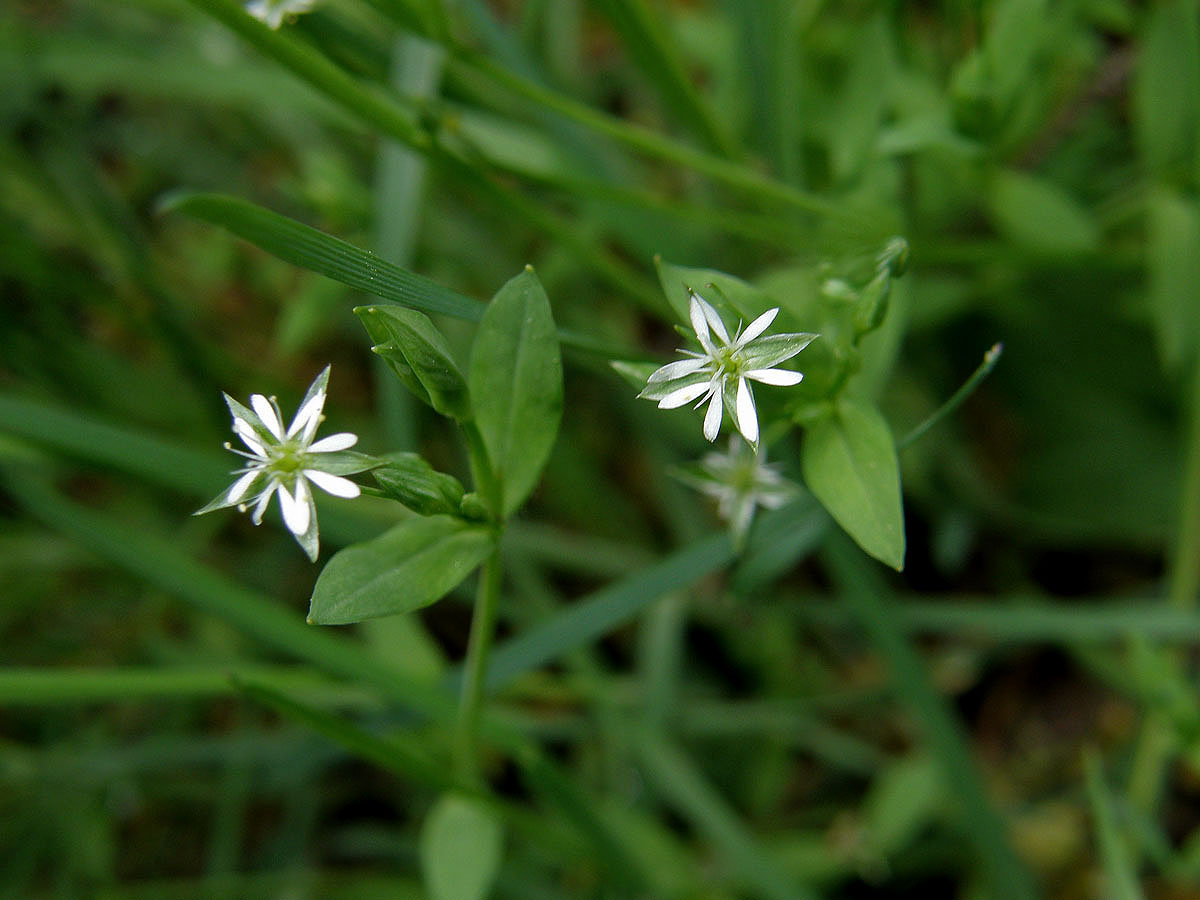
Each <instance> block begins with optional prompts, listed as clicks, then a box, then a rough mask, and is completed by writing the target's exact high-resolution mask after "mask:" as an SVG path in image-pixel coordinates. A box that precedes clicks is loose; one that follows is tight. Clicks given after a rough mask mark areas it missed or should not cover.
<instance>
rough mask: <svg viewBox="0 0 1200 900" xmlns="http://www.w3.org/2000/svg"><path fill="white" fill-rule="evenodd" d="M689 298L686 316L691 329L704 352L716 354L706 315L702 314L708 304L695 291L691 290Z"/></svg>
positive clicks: (711, 354)
mask: <svg viewBox="0 0 1200 900" xmlns="http://www.w3.org/2000/svg"><path fill="white" fill-rule="evenodd" d="M691 298H692V299H691V301H690V302H689V303H688V318H690V319H691V320H692V331H694V332H696V340H698V341H699V342H700V346H701V347H703V348H704V352H705V353H707V354H708V355H709V356H716V355H717V348H716V347H715V346H714V345H713V342H712V337H711V336H710V335H709V333H708V316H706V315H705V314H704V307H706V306H708V304H707V303H705V302H704V301H703V300H701V299H700V295H699V294H697V293H696V292H695V291H692V293H691Z"/></svg>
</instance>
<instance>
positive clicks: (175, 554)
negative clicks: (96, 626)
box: [0, 471, 454, 720]
mask: <svg viewBox="0 0 1200 900" xmlns="http://www.w3.org/2000/svg"><path fill="white" fill-rule="evenodd" d="M0 476H3V477H2V481H3V484H4V487H5V490H6V491H7V492H8V493H9V494H11V495H12V496H13V497H15V498H16V499H17V500H18V501H19V502H20V503H21V504H22V506H24V507H25V508H26V510H27V511H28V513H29V514H30V515H31V516H32V517H33V518H35V519H39V520H41V521H42V522H44V523H45V524H47V525H49V526H50V527H51V528H54V529H55V530H57V531H60V532H62V533H63V534H65V535H67V536H68V537H70V538H72V539H74V540H76V541H78V542H79V543H80V544H81V545H82V546H84V547H87V548H88V549H90V550H92V551H93V552H95V553H97V554H98V555H99V556H101V557H103V558H104V559H106V560H109V561H110V562H112V563H114V564H116V565H118V566H120V567H121V568H123V569H125V570H127V571H129V572H132V573H133V574H135V575H137V576H139V577H141V578H144V579H145V580H146V581H147V582H149V583H150V584H153V585H155V586H157V587H158V588H160V589H161V590H164V591H166V592H167V593H169V594H171V595H173V596H175V597H178V598H179V599H181V600H184V601H186V602H187V603H188V604H190V605H191V606H192V607H194V608H195V609H197V610H199V611H200V612H202V613H205V614H207V615H213V616H216V617H217V618H219V619H222V620H224V621H226V622H228V623H229V624H231V625H232V626H233V627H234V628H236V629H238V630H239V631H241V632H243V633H244V634H247V635H249V636H251V637H253V638H255V639H257V640H259V641H261V642H262V643H263V644H265V645H267V646H270V647H274V648H276V649H277V650H280V651H283V652H284V653H288V654H290V655H292V656H294V657H296V658H298V659H303V660H307V661H309V662H311V663H313V664H315V665H317V666H319V667H321V668H323V669H325V670H326V671H328V672H331V673H333V674H336V675H340V676H343V677H347V678H354V679H358V680H361V681H364V682H367V683H369V684H371V685H373V686H375V687H377V688H379V689H380V690H381V691H382V692H383V693H384V694H385V695H387V696H388V697H391V698H393V699H395V700H398V701H399V702H401V703H404V704H406V705H408V706H411V707H412V708H414V709H417V710H420V711H421V712H422V713H424V714H426V715H429V716H432V717H434V718H437V719H439V720H451V719H453V716H454V700H453V697H451V696H449V695H445V694H442V693H441V692H439V691H436V690H434V689H431V688H427V687H425V686H422V685H418V684H415V683H410V682H408V681H407V680H406V679H404V677H403V676H402V675H400V673H399V672H398V671H397V670H395V669H393V668H391V667H390V666H387V665H384V664H382V663H380V662H378V661H376V660H375V659H374V658H372V657H371V656H369V655H368V654H366V653H364V652H363V649H362V647H361V646H360V645H358V644H357V643H355V642H354V641H351V640H349V639H348V638H346V637H343V636H342V635H339V634H333V633H329V632H324V631H320V630H318V629H315V628H310V627H309V626H307V625H305V624H304V622H303V621H302V620H301V619H300V617H299V615H297V614H296V613H295V612H293V611H291V610H287V609H284V608H283V607H281V606H278V605H277V604H275V603H272V602H271V601H270V600H268V599H266V598H265V597H263V596H261V595H260V594H257V593H255V592H254V591H251V590H249V589H247V588H244V587H242V586H240V585H238V584H236V583H233V582H231V581H229V580H228V579H226V578H224V577H222V576H221V575H219V574H217V573H216V572H214V571H212V570H211V569H209V568H207V567H206V566H203V565H201V564H200V563H198V562H196V561H195V560H193V559H192V558H191V557H189V556H187V555H186V554H185V553H183V552H182V551H180V549H179V547H178V544H177V543H176V542H175V541H173V540H171V539H170V538H169V537H166V536H158V535H153V534H148V533H146V532H145V531H142V530H139V529H135V528H131V527H129V526H127V525H124V524H123V523H121V522H120V521H119V520H118V519H116V518H114V517H112V516H108V515H104V514H102V513H98V512H94V511H93V510H90V509H86V508H85V507H82V506H80V505H78V504H76V503H73V502H71V501H69V500H66V499H64V498H63V497H61V496H60V495H59V494H58V493H57V492H56V491H54V490H53V489H51V488H50V487H48V486H47V485H45V484H44V483H43V482H41V481H40V480H38V479H35V478H31V477H28V476H27V475H25V474H24V473H21V475H20V476H19V477H18V475H17V473H14V472H11V471H3V472H0Z"/></svg>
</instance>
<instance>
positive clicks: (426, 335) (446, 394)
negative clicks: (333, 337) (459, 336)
mask: <svg viewBox="0 0 1200 900" xmlns="http://www.w3.org/2000/svg"><path fill="white" fill-rule="evenodd" d="M354 313H355V315H357V316H358V317H359V319H361V320H362V323H363V325H364V327H365V328H366V329H367V334H369V335H370V336H371V340H372V341H374V343H375V345H374V346H373V347H372V348H371V350H372V351H373V352H375V353H378V354H379V355H380V356H381V357H382V358H383V359H384V361H386V362H387V364H388V367H389V368H390V369H391V370H392V371H393V372H395V373H396V377H397V378H399V379H400V380H401V381H402V382H403V383H404V386H405V387H406V388H408V389H409V390H410V391H412V392H413V393H414V394H415V395H416V396H417V397H418V398H420V399H421V400H423V401H425V402H426V403H428V404H429V405H430V406H432V407H433V408H434V409H436V410H437V411H438V412H440V413H441V414H442V415H444V416H449V417H450V418H452V419H457V420H458V421H460V422H465V421H467V420H468V419H470V418H471V397H470V395H469V393H468V392H467V382H466V379H465V378H463V376H462V373H460V372H459V370H458V364H457V363H455V361H454V356H453V355H452V354H451V352H450V347H449V345H448V344H447V343H446V339H445V338H444V337H442V335H441V332H439V331H438V330H437V329H436V328H435V327H434V325H433V322H431V321H430V320H429V317H428V316H425V315H422V314H421V313H419V312H417V311H416V310H411V309H405V308H404V307H402V306H394V307H393V306H365V307H362V306H360V307H358V308H357V309H355V310H354Z"/></svg>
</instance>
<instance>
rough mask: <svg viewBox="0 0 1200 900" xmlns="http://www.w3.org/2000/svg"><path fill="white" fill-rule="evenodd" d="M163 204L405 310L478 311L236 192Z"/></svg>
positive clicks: (469, 315)
mask: <svg viewBox="0 0 1200 900" xmlns="http://www.w3.org/2000/svg"><path fill="white" fill-rule="evenodd" d="M164 208H165V209H168V210H174V211H178V212H182V213H185V214H187V215H189V216H193V217H195V218H197V219H202V220H203V221H205V222H211V223H212V224H214V225H219V226H220V227H222V228H224V229H226V230H228V231H230V232H232V233H233V234H236V235H237V236H238V237H240V238H242V239H243V240H247V241H249V242H250V243H252V244H254V245H255V246H256V247H261V248H262V249H263V250H266V251H267V252H268V253H270V254H273V255H274V256H278V257H279V258H280V259H282V260H284V261H285V262H290V263H292V264H293V265H297V266H301V267H303V268H305V269H310V270H311V271H313V272H317V273H318V274H321V275H324V276H326V277H328V278H332V279H333V280H334V281H340V282H341V283H342V284H344V285H347V286H348V287H352V288H354V289H356V290H359V291H364V292H366V293H368V294H373V295H374V296H376V297H382V298H383V299H384V300H392V301H394V302H396V303H399V304H400V305H401V306H407V307H408V308H409V309H419V310H422V311H423V312H428V313H444V314H445V315H448V316H454V317H455V318H459V319H467V320H468V321H472V322H478V321H479V319H480V318H481V317H482V316H483V306H482V305H481V304H480V303H478V302H476V301H475V300H472V299H471V298H470V297H464V296H463V295H462V294H459V293H457V292H455V291H452V290H450V289H449V288H446V287H442V286H441V285H440V284H438V283H437V282H436V281H431V280H430V279H428V278H424V277H422V276H421V275H417V274H415V273H413V272H409V271H408V270H407V269H402V268H401V267H400V266H397V265H393V264H392V263H389V262H387V261H386V260H383V259H380V258H379V257H377V256H375V255H374V254H373V253H368V252H367V251H366V250H360V249H359V248H358V247H355V246H353V245H352V244H347V243H346V242H345V241H343V240H339V239H338V238H335V237H333V236H331V235H328V234H325V233H324V232H321V231H318V230H317V229H315V228H310V227H309V226H308V225H305V224H303V223H301V222H297V221H296V220H295V219H289V218H287V217H286V216H281V215H279V214H278V213H274V212H271V211H270V210H269V209H264V208H263V207H261V206H256V205H254V204H253V203H248V202H247V201H245V200H241V199H238V198H237V197H226V196H222V195H220V194H192V193H189V194H181V195H176V196H174V197H172V198H171V199H169V200H168V201H167V202H166V203H165V204H164Z"/></svg>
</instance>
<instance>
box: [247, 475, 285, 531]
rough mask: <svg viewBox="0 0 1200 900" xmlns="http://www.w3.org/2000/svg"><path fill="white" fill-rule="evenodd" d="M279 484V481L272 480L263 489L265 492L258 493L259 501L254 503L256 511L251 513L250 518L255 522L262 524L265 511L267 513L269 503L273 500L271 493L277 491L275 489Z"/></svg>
mask: <svg viewBox="0 0 1200 900" xmlns="http://www.w3.org/2000/svg"><path fill="white" fill-rule="evenodd" d="M277 484H278V483H277V482H272V483H271V484H268V485H267V486H266V487H265V488H264V489H263V492H262V493H261V494H259V495H258V497H257V500H258V502H257V503H255V504H254V512H252V513H251V514H250V518H251V520H252V521H253V522H254V524H255V525H261V524H262V517H263V513H265V512H266V511H267V504H268V503H270V502H271V495H272V494H274V492H275V490H274V489H275V487H276V486H277ZM281 489H282V488H281Z"/></svg>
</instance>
